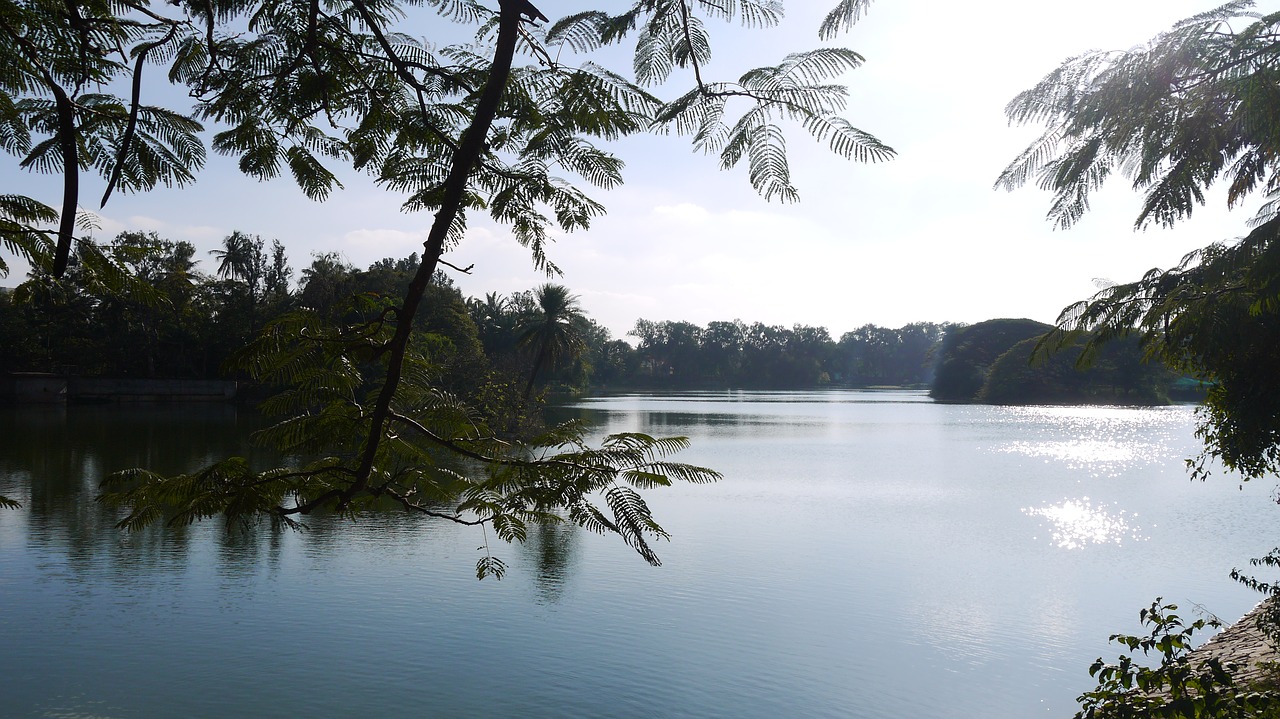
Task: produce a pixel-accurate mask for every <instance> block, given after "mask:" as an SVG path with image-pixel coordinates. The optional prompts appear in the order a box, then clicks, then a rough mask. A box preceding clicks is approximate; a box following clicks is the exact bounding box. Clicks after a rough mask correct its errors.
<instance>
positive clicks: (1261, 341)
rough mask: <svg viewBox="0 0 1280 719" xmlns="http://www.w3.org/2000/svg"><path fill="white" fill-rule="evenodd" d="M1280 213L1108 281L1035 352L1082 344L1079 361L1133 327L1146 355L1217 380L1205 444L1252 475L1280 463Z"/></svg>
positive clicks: (1204, 416) (1201, 467)
mask: <svg viewBox="0 0 1280 719" xmlns="http://www.w3.org/2000/svg"><path fill="white" fill-rule="evenodd" d="M1278 297H1280V219H1272V220H1269V221H1267V222H1265V223H1264V224H1262V225H1260V226H1259V227H1257V228H1256V229H1254V230H1253V231H1252V232H1250V233H1249V235H1248V236H1246V237H1245V238H1243V239H1241V240H1238V241H1236V242H1234V243H1216V244H1213V245H1210V246H1208V247H1205V248H1203V249H1200V250H1196V251H1194V252H1191V253H1189V254H1187V255H1186V256H1185V257H1184V258H1183V259H1182V261H1181V262H1180V263H1179V264H1178V265H1177V266H1175V267H1173V268H1171V269H1168V270H1160V269H1153V270H1151V271H1150V272H1148V273H1147V274H1146V275H1145V276H1144V277H1143V278H1142V279H1140V280H1138V281H1136V282H1129V283H1124V284H1117V285H1112V286H1110V287H1107V288H1105V289H1103V290H1101V291H1100V292H1098V293H1097V294H1096V295H1094V296H1093V297H1092V298H1091V299H1089V300H1087V301H1083V302H1078V303H1076V304H1073V305H1071V306H1069V307H1067V308H1066V309H1064V310H1063V312H1062V314H1061V316H1059V318H1058V321H1057V327H1056V328H1055V330H1054V331H1053V332H1051V333H1049V334H1048V335H1046V336H1045V339H1043V340H1042V341H1041V342H1040V346H1039V348H1038V349H1037V351H1038V352H1046V351H1054V350H1056V349H1058V348H1061V347H1064V346H1067V345H1070V344H1075V343H1080V342H1082V343H1083V344H1082V345H1081V346H1082V348H1083V350H1084V351H1083V353H1082V354H1081V356H1080V363H1081V364H1088V363H1089V362H1091V361H1092V360H1093V359H1094V358H1095V357H1096V356H1097V353H1098V351H1099V349H1100V347H1101V346H1102V345H1104V344H1105V343H1107V342H1110V341H1112V340H1114V339H1117V338H1122V337H1126V336H1129V335H1136V336H1137V337H1138V338H1139V339H1140V342H1141V344H1142V346H1143V349H1144V352H1145V354H1146V356H1147V357H1149V358H1152V359H1159V360H1160V361H1163V362H1164V363H1165V364H1166V365H1168V366H1169V367H1171V368H1173V369H1176V370H1181V371H1183V372H1185V373H1187V374H1190V375H1192V376H1195V377H1198V378H1199V379H1201V380H1203V381H1204V382H1205V383H1207V384H1208V385H1209V386H1210V388H1209V390H1208V395H1207V396H1206V398H1205V401H1204V405H1203V406H1202V407H1201V409H1200V410H1199V412H1200V417H1199V427H1198V430H1197V433H1198V435H1199V436H1200V437H1201V438H1202V439H1203V440H1204V442H1205V451H1204V453H1203V454H1202V455H1201V456H1200V457H1199V458H1197V459H1195V460H1191V461H1190V462H1189V464H1190V465H1191V468H1192V469H1193V471H1194V475H1195V476H1199V477H1202V478H1203V477H1204V476H1205V475H1206V474H1207V471H1206V469H1205V462H1206V460H1207V459H1209V458H1216V459H1219V460H1221V462H1222V463H1223V464H1224V465H1225V466H1226V467H1227V468H1228V469H1231V470H1235V471H1238V472H1240V473H1241V474H1243V475H1244V476H1245V477H1246V478H1255V477H1261V476H1263V475H1265V474H1268V473H1274V472H1276V471H1277V470H1280V449H1277V448H1278V447H1280V416H1277V413H1276V407H1278V406H1280V387H1278V386H1277V385H1276V383H1275V382H1274V377H1273V370H1274V368H1275V366H1276V362H1277V361H1280V355H1278V354H1277V353H1278V352H1280V349H1278V348H1280V305H1278V304H1277V298H1278Z"/></svg>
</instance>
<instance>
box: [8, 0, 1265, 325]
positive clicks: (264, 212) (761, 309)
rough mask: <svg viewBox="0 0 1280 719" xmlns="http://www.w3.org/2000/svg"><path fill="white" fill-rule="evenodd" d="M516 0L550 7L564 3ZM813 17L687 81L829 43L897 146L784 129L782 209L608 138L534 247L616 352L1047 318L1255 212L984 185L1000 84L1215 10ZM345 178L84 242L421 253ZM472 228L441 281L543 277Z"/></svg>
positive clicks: (228, 182)
mask: <svg viewBox="0 0 1280 719" xmlns="http://www.w3.org/2000/svg"><path fill="white" fill-rule="evenodd" d="M536 4H537V5H538V7H539V8H540V9H541V10H542V11H543V12H544V13H545V14H547V15H549V16H551V17H553V18H555V17H558V16H561V15H566V14H568V13H571V12H574V11H577V10H580V9H582V8H583V7H585V6H586V5H584V3H582V2H580V1H579V0H541V1H540V2H538V3H536ZM834 4H835V3H834V0H803V1H794V0H793V1H792V2H788V3H787V4H786V6H787V17H786V19H785V20H784V22H783V24H782V25H781V26H779V27H777V28H772V29H768V30H763V31H761V30H745V29H741V28H737V27H733V26H729V25H721V26H719V27H716V26H712V28H711V29H712V31H713V32H715V33H716V34H714V35H713V43H715V44H714V46H713V47H714V48H715V56H714V60H713V62H712V64H711V65H710V67H709V68H708V74H709V75H711V76H713V78H736V77H737V76H738V75H740V74H741V73H742V72H743V71H744V70H746V69H749V68H751V67H755V66H760V65H766V64H775V63H777V62H778V61H780V60H781V59H782V57H783V56H785V55H786V54H787V53H788V52H794V51H798V50H804V49H810V48H813V47H818V46H821V45H823V44H836V45H841V46H845V47H850V48H852V49H854V50H856V51H858V52H859V53H861V54H862V55H863V56H864V57H865V58H866V63H865V64H864V65H863V66H862V67H861V68H859V69H857V70H855V71H852V72H850V73H848V74H847V75H846V76H845V77H844V78H843V82H844V83H846V84H847V85H848V86H849V89H850V100H851V101H850V106H849V108H848V110H847V111H846V112H845V117H846V118H848V119H849V120H850V121H851V122H852V123H853V124H854V125H856V126H858V127H860V128H861V129H863V130H866V131H868V132H871V133H873V134H875V135H876V136H877V137H879V138H880V139H881V140H882V141H883V142H885V143H887V144H888V145H890V146H892V147H894V148H895V149H896V150H897V152H898V155H897V157H896V158H895V159H893V160H891V161H888V162H884V163H878V164H858V163H854V162H849V161H846V160H844V159H842V158H839V157H837V156H835V155H832V154H831V153H829V152H828V151H827V150H826V148H825V147H823V146H821V145H819V144H818V143H816V142H815V141H813V140H812V139H810V138H809V137H808V136H807V135H806V134H805V133H804V132H803V131H802V130H801V129H800V128H798V127H792V128H788V150H789V153H790V159H791V169H792V178H793V182H794V184H796V186H797V187H798V188H799V190H800V196H801V200H800V202H799V203H794V204H780V203H778V202H776V201H775V202H766V201H765V200H763V199H762V198H760V197H758V196H757V195H756V194H755V193H754V191H753V190H752V189H751V186H750V183H749V182H748V180H747V172H746V167H745V164H744V165H743V166H742V167H739V168H736V169H733V170H729V171H721V170H720V169H719V165H718V160H717V158H715V157H708V156H705V155H701V154H698V153H696V152H694V151H693V150H692V148H691V147H690V145H689V142H688V139H687V138H681V137H678V136H668V137H644V138H630V139H627V140H624V141H622V142H620V143H618V144H617V145H615V146H614V148H615V150H616V152H617V153H618V154H619V156H620V157H621V158H622V159H623V160H624V161H625V162H626V163H627V167H626V169H625V170H624V176H625V184H624V185H622V186H621V187H619V188H617V189H614V190H611V191H608V192H604V191H598V190H597V191H595V192H593V193H590V194H592V196H593V197H595V198H596V199H598V200H600V201H602V202H603V203H604V204H605V206H606V207H607V209H608V214H607V215H606V216H604V217H601V218H598V219H597V220H596V221H595V222H594V223H593V225H592V227H591V229H590V230H588V231H579V232H575V233H572V234H564V233H560V234H557V235H555V240H556V241H555V243H554V244H553V245H551V246H550V248H549V250H548V254H549V255H550V258H551V260H552V261H553V262H555V263H556V264H557V265H558V266H559V267H560V268H561V269H562V270H563V275H562V276H561V277H558V278H555V281H557V282H560V283H563V284H565V285H567V286H568V287H569V288H570V289H571V290H572V291H573V292H574V293H575V294H577V295H578V296H579V297H580V300H581V304H582V306H583V308H584V309H585V310H586V311H587V313H588V314H589V315H590V316H591V317H592V318H594V319H595V320H596V321H597V322H599V323H601V324H602V325H604V326H606V327H608V328H609V329H610V330H611V332H612V334H613V336H614V337H621V338H624V339H625V335H626V333H627V332H628V331H629V330H630V329H631V328H632V327H633V326H634V324H635V321H636V320H637V319H640V318H644V319H648V320H686V321H690V322H693V323H695V324H699V325H705V324H706V323H707V322H710V321H713V320H732V319H741V320H743V321H745V322H747V323H751V322H757V321H759V322H764V323H766V324H780V325H785V326H791V325H794V324H805V325H816V326H823V327H826V328H827V329H828V330H829V331H830V332H831V334H832V336H833V337H834V338H837V339H838V338H839V336H840V335H841V334H842V333H844V332H847V331H850V330H853V329H855V328H857V327H859V326H861V325H864V324H867V323H872V324H877V325H881V326H886V327H898V326H901V325H903V324H906V323H909V322H915V321H936V322H941V321H951V322H968V323H972V322H979V321H982V320H986V319H992V318H996V317H1029V318H1032V319H1035V320H1040V321H1043V322H1052V321H1053V320H1054V318H1055V317H1056V316H1057V314H1058V312H1059V311H1060V310H1061V309H1062V308H1063V307H1064V306H1065V305H1067V304H1070V303H1072V302H1075V301H1077V300H1081V299H1085V298H1087V297H1088V296H1089V295H1090V294H1092V293H1093V292H1094V291H1095V290H1096V288H1097V284H1096V282H1097V281H1098V280H1111V281H1125V280H1130V279H1136V278H1137V277H1138V276H1140V275H1141V274H1142V273H1144V272H1145V271H1147V270H1148V269H1151V268H1152V267H1168V266H1170V265H1172V264H1175V263H1176V262H1177V261H1178V260H1179V259H1180V258H1181V257H1182V256H1183V255H1184V254H1185V253H1187V252H1189V251H1191V250H1193V249H1195V248H1198V247H1201V246H1204V245H1206V244H1208V243H1210V242H1214V241H1218V240H1224V239H1230V238H1232V237H1236V236H1238V235H1241V234H1243V233H1244V232H1245V231H1246V229H1247V228H1246V224H1245V223H1246V222H1247V220H1248V218H1249V217H1250V216H1251V215H1252V211H1253V209H1254V207H1256V204H1257V203H1253V204H1252V205H1246V206H1245V207H1242V208H1238V209H1236V210H1234V211H1231V212H1228V211H1227V208H1226V202H1225V195H1224V194H1223V193H1221V192H1213V193H1211V194H1210V196H1209V201H1208V204H1207V206H1205V207H1203V208H1200V209H1198V210H1197V211H1196V212H1195V214H1194V216H1193V217H1192V218H1191V219H1190V220H1187V221H1184V222H1183V223H1181V224H1179V225H1178V227H1176V228H1174V229H1173V230H1163V229H1147V230H1145V231H1135V230H1134V229H1133V221H1134V219H1135V218H1136V217H1137V214H1138V212H1139V209H1140V196H1139V195H1138V194H1137V193H1136V192H1134V191H1133V190H1132V189H1131V188H1130V187H1129V186H1128V185H1127V184H1126V183H1125V181H1124V179H1123V178H1117V179H1116V180H1113V181H1112V183H1111V184H1110V185H1109V186H1107V187H1106V188H1104V189H1103V190H1102V191H1101V192H1100V193H1099V194H1098V195H1097V197H1096V198H1095V199H1094V201H1093V203H1092V205H1093V209H1092V210H1091V212H1090V213H1089V214H1088V215H1087V216H1086V217H1085V219H1083V220H1082V221H1081V222H1079V223H1077V224H1076V225H1075V226H1073V227H1072V228H1071V229H1069V230H1055V229H1053V227H1052V225H1051V223H1050V222H1049V221H1048V220H1046V219H1045V212H1046V211H1047V210H1048V207H1049V203H1050V197H1049V195H1048V194H1047V193H1045V192H1043V191H1040V190H1038V189H1036V188H1034V187H1026V188H1023V189H1020V190H1017V191H1014V192H1006V191H1004V190H996V189H993V183H994V181H995V179H996V177H997V176H998V175H999V174H1000V171H1001V170H1002V169H1003V168H1004V167H1005V166H1006V165H1007V164H1008V162H1009V161H1010V160H1012V159H1013V158H1014V157H1015V156H1016V155H1017V153H1018V152H1019V151H1021V150H1022V148H1023V147H1025V146H1026V145H1027V144H1028V143H1029V142H1030V141H1031V140H1032V139H1034V138H1035V137H1036V136H1037V135H1038V134H1039V128H1036V127H1010V126H1009V125H1008V123H1007V121H1006V119H1005V117H1004V113H1003V109H1004V106H1005V104H1006V103H1007V102H1008V101H1009V100H1010V99H1011V98H1012V97H1013V96H1014V95H1015V94H1017V93H1018V92H1019V91H1021V90H1024V89H1026V88H1028V87H1030V86H1031V85H1033V84H1034V83H1035V82H1036V81H1037V80H1039V79H1040V78H1041V77H1042V76H1043V75H1044V74H1045V73H1047V72H1049V71H1050V70H1052V69H1053V68H1055V67H1056V66H1057V65H1058V64H1060V63H1061V62H1062V61H1063V60H1064V59H1066V58H1068V57H1071V56H1074V55H1077V54H1080V53H1082V52H1085V51H1088V50H1093V49H1125V48H1128V47H1130V46H1133V45H1136V44H1139V43H1142V42H1144V41H1146V40H1147V39H1149V38H1150V37H1151V36H1153V35H1155V34H1156V33H1158V32H1160V31H1162V30H1166V29H1168V28H1169V27H1170V26H1171V25H1172V24H1173V23H1175V22H1176V21H1178V20H1180V19H1182V18H1185V17H1188V16H1190V15H1194V14H1196V13H1199V12H1203V11H1205V10H1208V9H1211V8H1213V7H1214V6H1215V5H1216V3H1215V2H1213V0H1074V2H1071V3H1047V2H1028V1H1027V0H969V1H968V2H956V1H955V0H876V2H874V3H873V4H872V6H871V8H870V10H869V12H868V13H867V14H866V15H864V16H863V18H862V19H861V21H860V22H859V23H858V24H857V25H856V26H855V27H854V28H853V30H852V31H851V32H850V33H848V34H847V35H844V36H841V37H840V38H838V39H837V40H836V41H834V42H833V43H822V42H820V41H819V40H818V38H817V27H818V23H819V22H820V20H821V18H822V16H823V15H824V14H825V12H826V11H827V10H829V9H830V7H831V6H832V5H834ZM614 67H615V69H619V70H623V71H626V70H628V69H629V64H628V61H626V60H625V59H624V60H623V62H622V64H621V67H618V65H617V64H616V63H615V64H614ZM144 101H145V98H144ZM344 183H345V184H346V189H345V190H342V191H339V192H338V193H336V194H335V195H334V196H333V197H331V198H330V199H329V200H328V201H326V202H324V203H315V202H312V201H309V200H307V199H306V198H305V197H303V196H302V194H301V192H300V191H299V190H298V189H297V188H296V187H295V186H294V185H293V184H292V181H291V180H289V179H288V178H281V179H279V180H276V181H273V182H268V183H260V182H257V181H255V180H252V179H249V178H246V177H244V176H242V175H240V174H239V172H238V170H237V169H236V167H235V164H234V161H231V160H228V159H226V158H222V157H218V156H216V155H213V154H212V153H211V154H210V158H209V162H208V163H207V164H206V167H205V169H204V171H203V173H202V174H201V176H200V179H199V181H198V182H197V183H196V184H195V185H194V186H192V187H189V188H183V189H165V188H160V189H158V190H156V191H153V192H150V193H146V194H143V195H132V196H129V195H120V194H117V195H116V196H115V197H113V198H112V200H111V202H110V204H108V205H107V207H106V208H105V209H104V210H102V211H101V212H99V213H98V214H99V224H100V229H99V230H98V231H97V234H98V236H99V237H100V238H102V239H108V238H110V237H112V236H114V235H115V234H116V233H117V232H119V231H122V230H143V231H155V232H157V233H159V234H160V235H161V236H163V237H166V238H168V239H171V240H187V241H190V242H192V243H194V244H195V245H196V247H197V248H198V249H199V256H200V257H203V258H205V261H204V263H203V265H202V268H203V269H204V270H205V271H206V272H212V271H213V269H214V262H213V258H212V257H211V256H210V255H209V254H208V252H209V250H212V249H214V248H215V247H217V246H219V243H220V241H221V240H222V238H223V237H225V236H226V235H228V234H230V233H231V232H232V231H233V230H241V231H244V232H248V233H250V234H258V235H261V236H262V237H264V238H266V239H268V240H269V239H279V240H280V241H281V242H282V243H284V244H285V246H286V247H287V248H288V252H289V256H290V259H291V263H292V265H293V267H294V268H295V270H300V269H301V268H302V267H305V266H307V265H308V264H310V261H311V259H310V256H311V254H312V253H321V252H338V253H339V254H340V255H341V256H342V257H343V258H344V259H346V260H347V261H348V262H350V263H351V264H353V265H355V266H357V267H365V266H368V265H369V264H370V263H372V262H374V261H376V260H378V259H380V258H383V257H404V256H407V255H408V254H409V253H411V252H415V251H418V252H420V251H421V247H422V241H423V239H425V237H426V232H427V228H428V226H429V223H430V221H431V216H430V215H429V214H425V213H418V214H406V213H403V212H402V211H401V210H400V203H401V201H402V199H403V198H402V197H399V196H397V195H395V194H393V193H389V192H386V191H384V190H381V189H379V188H378V187H376V186H375V185H373V183H372V182H370V181H368V180H367V179H366V178H363V177H359V176H352V175H350V174H347V175H344ZM0 184H2V185H3V186H4V187H5V188H7V189H6V190H4V191H14V190H16V191H19V192H23V193H26V194H30V195H32V196H35V197H36V198H37V199H40V200H42V201H44V202H45V203H46V204H48V205H51V206H54V207H57V206H59V205H60V197H59V195H58V192H59V190H60V182H58V181H56V178H50V177H41V176H32V175H30V174H28V173H26V172H24V171H21V170H19V169H17V167H16V162H9V163H7V164H5V165H3V166H0ZM102 185H103V182H102V181H101V180H100V179H99V178H97V177H85V178H84V179H83V180H82V190H81V192H82V195H83V197H84V198H97V197H99V196H100V195H101V190H102ZM90 201H91V200H90ZM470 225H471V227H470V229H469V231H468V234H467V237H466V239H465V241H464V242H463V243H461V244H460V245H459V247H457V248H456V249H455V250H454V251H453V252H451V253H450V254H449V255H447V256H446V259H447V260H448V261H450V262H451V263H452V264H454V265H457V266H460V267H465V266H468V265H474V269H473V270H472V272H471V274H469V275H459V274H456V273H455V274H454V280H455V282H456V283H457V284H458V285H459V286H460V288H461V289H462V291H463V292H464V293H465V294H468V295H474V296H481V297H482V296H483V295H484V294H485V293H487V292H499V293H502V294H507V293H510V292H514V291H520V290H526V289H530V288H532V287H535V286H536V285H538V284H540V283H542V282H545V281H547V277H546V276H545V275H544V274H542V273H540V272H537V271H535V270H534V268H533V265H532V262H531V261H530V257H529V253H528V251H527V250H525V249H523V248H521V247H520V246H519V245H518V244H516V242H515V241H514V240H513V239H512V237H511V235H510V234H509V233H508V232H507V231H506V230H505V228H503V227H502V226H499V225H496V224H494V223H492V222H489V221H487V219H486V220H483V221H482V220H481V219H480V218H478V217H474V216H473V218H472V219H471V223H470ZM24 272H25V270H23V269H21V268H20V267H17V266H15V271H14V272H13V273H12V274H11V275H10V276H9V277H8V278H4V279H0V284H4V285H13V284H16V283H17V282H19V281H21V279H22V277H23V274H24ZM295 277H296V275H295Z"/></svg>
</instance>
